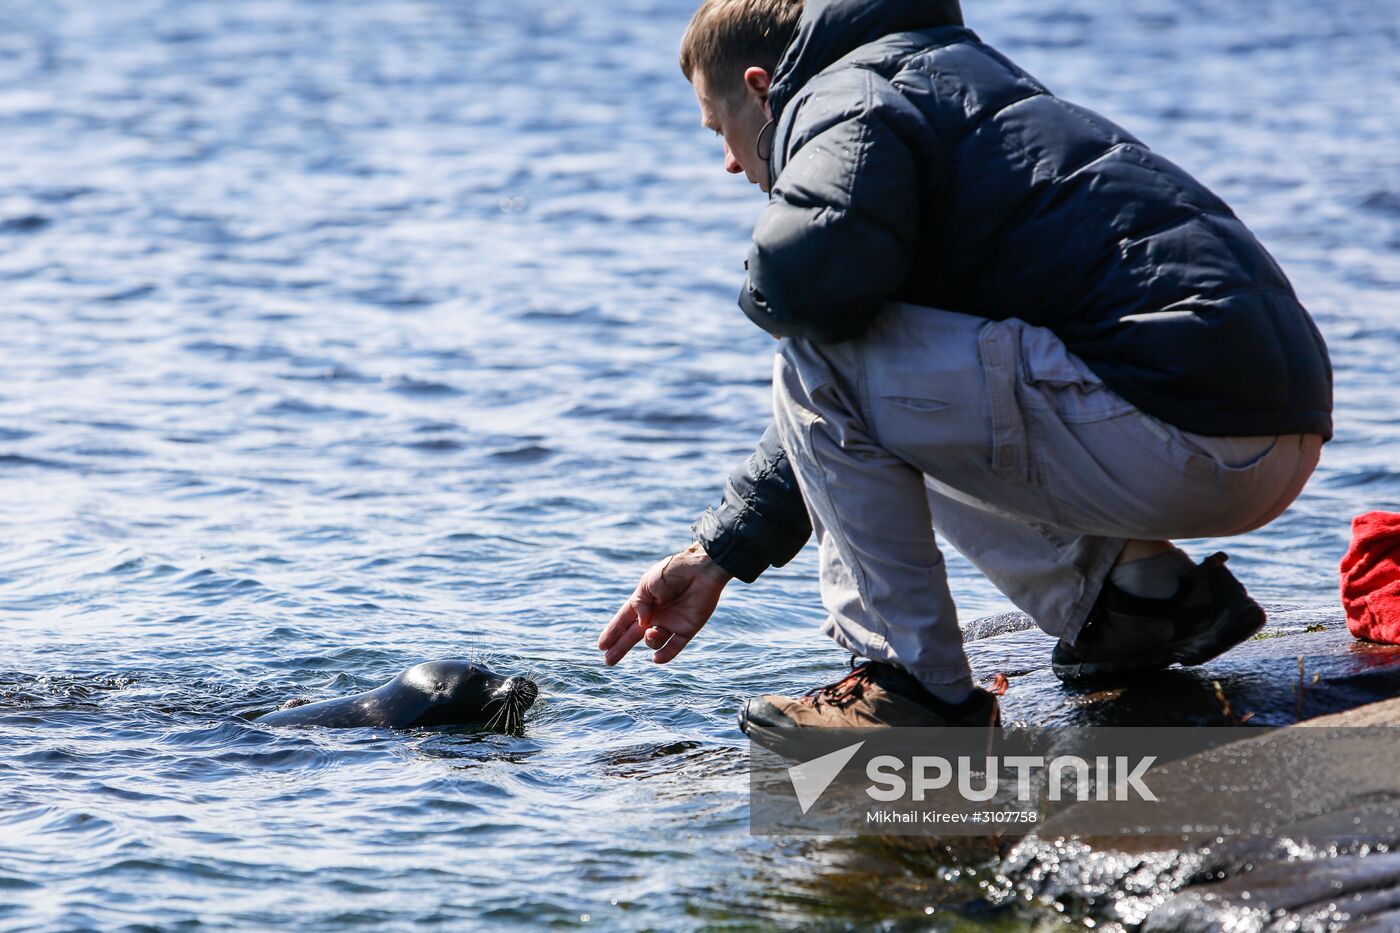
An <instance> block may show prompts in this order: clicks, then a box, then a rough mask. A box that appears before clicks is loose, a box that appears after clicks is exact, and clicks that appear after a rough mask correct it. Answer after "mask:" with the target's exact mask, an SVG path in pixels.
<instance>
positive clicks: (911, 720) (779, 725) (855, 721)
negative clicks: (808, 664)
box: [739, 661, 1001, 740]
mask: <svg viewBox="0 0 1400 933" xmlns="http://www.w3.org/2000/svg"><path fill="white" fill-rule="evenodd" d="M1000 725H1001V713H1000V711H999V710H998V707H997V698H996V697H995V696H993V695H992V694H991V693H990V692H988V691H986V690H983V689H982V688H980V687H973V688H972V695H971V696H970V697H968V698H967V699H966V700H964V701H963V702H961V703H956V704H954V703H945V702H943V701H942V700H940V699H938V698H937V697H935V696H933V695H932V694H931V693H929V692H928V691H927V690H925V689H924V687H923V685H922V684H920V683H919V682H918V681H917V680H916V679H914V677H913V676H912V675H910V674H908V673H906V672H905V671H903V670H901V669H899V668H897V667H895V666H894V665H893V664H886V663H884V662H881V661H866V662H865V663H864V664H861V665H860V666H859V667H854V668H852V670H851V672H850V673H849V674H847V675H846V676H845V677H843V678H841V679H840V680H838V681H836V682H835V683H831V684H827V685H826V686H824V687H817V688H815V689H813V690H809V691H807V693H806V694H804V695H803V696H801V697H798V698H796V699H794V698H791V697H781V696H774V695H772V694H769V695H767V696H761V697H756V698H754V699H752V700H749V701H748V702H747V703H745V704H744V707H743V709H741V710H740V711H739V728H740V729H742V730H743V731H744V733H745V734H746V735H748V736H750V737H752V738H755V739H760V734H761V733H763V732H765V731H767V730H772V729H793V728H801V727H815V728H819V729H832V728H851V727H861V728H874V727H879V726H920V727H941V726H981V727H988V726H1000ZM760 740H761V739H760Z"/></svg>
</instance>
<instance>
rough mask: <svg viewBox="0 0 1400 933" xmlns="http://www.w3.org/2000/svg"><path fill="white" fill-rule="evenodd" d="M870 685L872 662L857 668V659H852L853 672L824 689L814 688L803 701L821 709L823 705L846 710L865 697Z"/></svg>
mask: <svg viewBox="0 0 1400 933" xmlns="http://www.w3.org/2000/svg"><path fill="white" fill-rule="evenodd" d="M868 683H870V662H868V661H867V662H866V663H865V664H862V665H860V666H859V667H856V666H855V659H854V658H852V659H851V672H850V673H849V674H847V675H846V676H845V677H842V678H841V679H840V680H838V681H836V682H835V683H830V684H826V685H825V686H822V687H814V688H812V689H811V690H808V691H807V692H806V693H804V694H803V695H802V696H803V699H805V700H807V701H808V702H810V703H811V704H812V705H813V706H816V707H820V706H821V705H822V704H823V703H825V704H827V705H828V706H833V707H835V708H836V709H845V708H846V707H848V706H850V705H851V704H852V703H854V702H856V701H857V700H859V699H860V698H861V697H863V696H865V687H866V684H868Z"/></svg>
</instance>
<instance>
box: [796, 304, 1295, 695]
mask: <svg viewBox="0 0 1400 933" xmlns="http://www.w3.org/2000/svg"><path fill="white" fill-rule="evenodd" d="M773 405H774V411H775V414H776V417H777V424H778V430H779V432H780V434H781V437H782V441H783V445H784V447H785V448H786V450H787V453H788V456H789V458H790V459H791V461H792V465H793V468H794V471H795V472H796V475H797V481H798V485H799V486H800V487H801V489H802V494H803V497H804V499H805V501H806V503H807V509H808V512H809V513H810V514H811V518H812V525H813V528H814V530H815V533H816V537H817V541H818V545H819V547H820V560H821V591H822V603H823V605H824V606H825V608H826V610H827V612H828V613H829V618H828V620H827V623H826V625H825V627H824V629H823V630H824V631H825V632H826V633H827V634H829V635H830V636H831V637H832V638H833V639H835V640H836V642H837V643H838V644H840V645H841V646H842V647H844V648H846V649H847V650H849V651H851V652H853V653H855V654H858V655H861V656H862V657H866V658H872V659H875V660H882V661H890V662H892V663H895V664H898V665H899V666H900V667H902V668H904V669H906V670H908V671H909V672H911V673H912V674H914V675H915V676H916V677H918V678H919V679H920V680H922V681H924V682H925V683H929V684H955V683H963V682H967V681H969V679H970V676H971V674H970V671H969V668H968V664H967V658H966V656H965V655H964V653H963V649H962V633H961V630H960V629H959V627H958V621H957V611H956V609H955V607H954V605H953V599H952V596H951V595H950V593H949V591H948V580H947V573H946V568H945V566H944V562H943V555H942V554H941V553H940V552H939V549H938V543H937V540H936V538H937V537H938V536H941V537H942V538H943V539H944V540H945V541H947V542H948V543H949V544H951V545H952V546H953V547H954V548H956V549H957V550H958V551H959V552H960V553H962V554H963V555H964V556H965V557H967V559H968V560H969V561H971V562H972V563H973V564H974V565H975V566H976V567H977V568H978V570H980V571H981V572H982V573H983V574H985V575H986V576H987V578H988V579H989V580H991V582H992V583H993V584H994V585H995V586H996V587H997V589H999V590H1001V592H1002V593H1004V594H1005V595H1006V596H1007V598H1008V599H1010V600H1011V601H1012V602H1013V603H1015V604H1016V606H1018V607H1019V608H1020V609H1022V610H1023V611H1024V612H1026V613H1027V614H1028V615H1030V616H1031V617H1032V618H1033V619H1034V620H1035V622H1036V624H1037V625H1038V626H1039V627H1040V628H1042V629H1044V630H1045V631H1046V632H1048V633H1049V634H1051V635H1056V636H1060V637H1062V638H1065V639H1068V640H1070V641H1073V640H1074V638H1075V637H1076V636H1077V635H1078V633H1079V630H1080V628H1081V627H1082V626H1083V624H1084V622H1085V619H1086V617H1087V615H1088V612H1089V609H1090V607H1091V606H1092V605H1093V603H1094V600H1095V599H1096V598H1097V596H1098V594H1099V590H1100V588H1101V587H1102V585H1103V581H1104V579H1105V578H1106V577H1107V575H1108V573H1109V571H1110V569H1111V568H1112V566H1113V564H1114V563H1115V562H1116V561H1117V559H1118V555H1119V554H1120V552H1121V551H1122V549H1123V544H1124V542H1125V541H1126V540H1127V539H1129V538H1140V539H1145V540H1156V539H1168V540H1170V539H1173V538H1196V537H1220V536H1226V535H1236V534H1242V533H1244V532H1246V531H1250V530H1253V529H1255V528H1259V527H1261V526H1263V525H1266V524H1268V523H1269V522H1271V521H1273V520H1274V519H1275V518H1277V517H1278V516H1279V514H1280V513H1282V512H1283V511H1284V509H1286V508H1287V507H1288V506H1289V504H1290V503H1292V501H1293V500H1294V499H1295V498H1296V497H1297V495H1298V493H1299V492H1300V491H1301V490H1302V488H1303V485H1304V483H1306V482H1307V479H1308V477H1309V476H1310V475H1311V474H1312V471H1313V469H1314V468H1315V467H1316V466H1317V461H1318V457H1319V455H1320V451H1321V446H1322V438H1321V437H1320V436H1319V435H1316V434H1308V435H1299V434H1292V435H1279V436H1275V435H1269V436H1259V437H1238V438H1218V437H1203V436H1200V435H1196V434H1190V433H1188V432H1185V431H1182V430H1179V429H1178V428H1175V427H1173V426H1171V425H1169V424H1166V423H1165V422H1162V421H1159V420H1157V419H1155V418H1152V417H1151V416H1149V415H1146V414H1144V413H1143V412H1141V411H1139V410H1138V409H1136V408H1134V407H1133V406H1132V405H1131V404H1129V403H1128V402H1127V401H1125V400H1124V399H1123V398H1122V397H1121V396H1119V395H1117V394H1115V393H1114V392H1112V391H1111V390H1110V389H1109V388H1108V387H1107V386H1105V385H1104V384H1103V381H1102V380H1101V379H1099V377H1098V376H1096V375H1094V373H1093V371H1092V370H1090V369H1089V367H1088V366H1087V365H1086V364H1085V363H1084V362H1083V361H1082V360H1080V359H1078V358H1077V357H1075V356H1074V355H1072V354H1071V353H1069V351H1068V350H1067V349H1066V348H1065V346H1064V344H1063V343H1062V342H1061V341H1060V340H1059V338H1058V337H1056V336H1055V334H1054V333H1053V332H1051V331H1050V330H1048V329H1046V328H1043V327H1035V326H1032V325H1030V324H1027V323H1026V322H1024V321H1021V320H1018V319H1015V318H1012V319H1009V320H1005V321H989V320H986V319H985V318H979V317H972V316H970V315H965V314H957V313H953V312H949V311H939V310H935V309H932V308H925V307H920V306H917V305H890V306H888V307H887V308H885V309H884V311H882V313H881V314H880V315H879V316H878V317H877V318H876V320H875V323H874V324H873V325H872V327H871V328H870V330H869V331H867V332H866V333H865V334H864V335H863V336H862V337H861V338H860V339H858V340H853V341H848V342H845V343H836V344H821V343H813V342H811V341H807V340H800V339H795V338H787V339H784V340H783V341H782V342H781V344H780V348H779V351H778V355H777V361H776V365H775V370H774V377H773Z"/></svg>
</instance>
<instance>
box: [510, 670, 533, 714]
mask: <svg viewBox="0 0 1400 933" xmlns="http://www.w3.org/2000/svg"><path fill="white" fill-rule="evenodd" d="M510 690H511V693H513V694H515V695H516V696H517V697H519V698H520V700H521V702H522V703H523V704H524V705H523V706H521V709H529V708H530V707H531V706H534V705H535V700H536V699H537V698H538V697H539V695H540V688H539V687H536V686H535V684H534V681H530V680H526V679H525V678H524V677H512V678H511V679H510Z"/></svg>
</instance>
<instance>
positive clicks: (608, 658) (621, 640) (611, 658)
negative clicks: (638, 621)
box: [603, 625, 646, 667]
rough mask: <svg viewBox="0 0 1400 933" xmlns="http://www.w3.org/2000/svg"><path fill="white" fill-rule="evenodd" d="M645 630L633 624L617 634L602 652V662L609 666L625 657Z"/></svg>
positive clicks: (635, 645)
mask: <svg viewBox="0 0 1400 933" xmlns="http://www.w3.org/2000/svg"><path fill="white" fill-rule="evenodd" d="M645 631H646V630H645V629H643V628H642V627H641V626H640V625H634V626H632V627H631V628H629V629H627V630H626V631H624V632H622V634H620V635H618V636H617V638H616V639H614V640H613V643H612V644H611V645H609V646H608V648H607V650H606V651H605V652H604V653H603V663H604V664H606V665H608V666H609V667H611V666H612V665H614V664H616V663H617V662H618V661H621V660H622V659H623V658H625V657H626V656H627V652H629V651H631V650H632V649H633V648H635V647H637V642H639V641H641V640H642V634H643V633H644V632H645Z"/></svg>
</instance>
